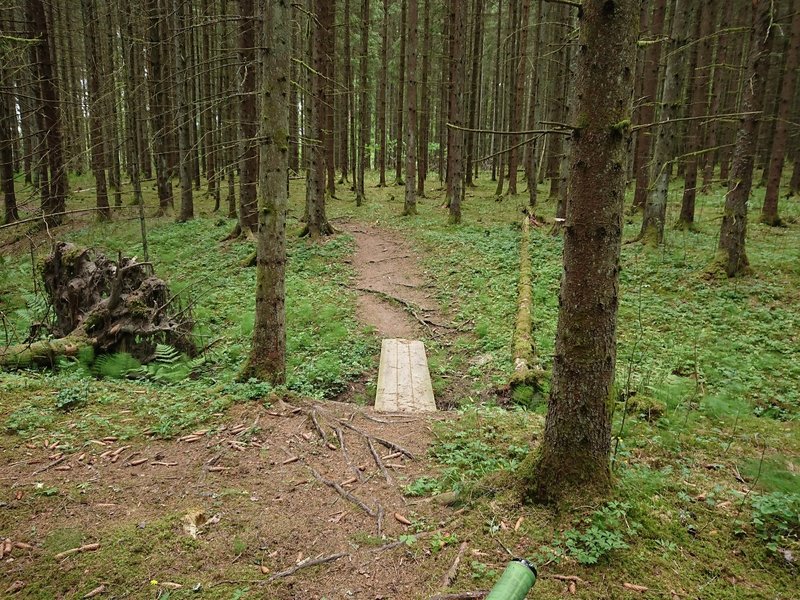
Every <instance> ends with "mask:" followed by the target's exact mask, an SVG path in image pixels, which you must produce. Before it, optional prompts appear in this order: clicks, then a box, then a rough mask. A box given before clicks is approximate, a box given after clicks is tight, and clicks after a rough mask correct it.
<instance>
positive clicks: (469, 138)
mask: <svg viewBox="0 0 800 600" xmlns="http://www.w3.org/2000/svg"><path fill="white" fill-rule="evenodd" d="M473 7H474V8H473V19H472V70H471V72H470V84H469V116H468V118H467V125H468V127H469V128H470V129H475V128H476V125H477V123H476V115H477V111H478V76H479V74H480V68H481V55H480V45H481V35H482V34H481V32H482V31H483V0H475V2H474V4H473ZM464 137H465V139H466V142H465V143H466V158H465V161H464V169H465V171H466V180H465V185H467V186H468V187H473V186H474V185H475V184H474V183H473V182H472V163H473V162H474V160H475V138H476V134H475V133H474V132H472V131H467V132H465V136H464Z"/></svg>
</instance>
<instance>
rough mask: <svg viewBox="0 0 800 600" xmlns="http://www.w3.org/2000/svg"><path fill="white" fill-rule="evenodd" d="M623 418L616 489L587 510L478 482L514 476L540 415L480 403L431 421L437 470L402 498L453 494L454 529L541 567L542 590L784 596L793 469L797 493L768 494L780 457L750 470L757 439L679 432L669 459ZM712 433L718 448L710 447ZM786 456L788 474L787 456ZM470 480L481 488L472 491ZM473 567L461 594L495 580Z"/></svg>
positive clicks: (651, 433) (798, 529)
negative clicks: (539, 502)
mask: <svg viewBox="0 0 800 600" xmlns="http://www.w3.org/2000/svg"><path fill="white" fill-rule="evenodd" d="M667 412H669V409H667ZM629 418H630V419H632V420H633V421H634V422H635V425H634V427H632V428H631V430H629V433H628V434H626V437H625V440H624V441H625V442H627V443H628V444H629V445H625V444H623V447H624V448H627V449H626V450H624V451H620V452H619V453H618V454H617V456H616V461H615V463H614V476H615V487H614V490H613V493H612V495H611V497H609V498H606V499H604V500H599V501H597V502H595V503H592V504H590V505H586V506H574V507H571V508H570V509H569V510H562V511H561V512H558V513H553V512H550V511H549V510H547V509H544V508H537V507H524V506H521V505H520V503H519V497H518V496H517V492H516V491H515V490H513V489H509V488H505V487H502V486H501V487H499V488H498V487H496V486H495V487H494V490H493V491H491V488H492V486H489V487H487V486H480V482H481V481H490V480H494V481H504V480H507V478H508V477H509V476H510V477H513V474H514V469H515V467H516V465H517V464H518V463H519V460H520V459H521V458H522V457H524V455H525V453H526V451H527V447H528V444H530V441H531V432H533V431H538V430H539V429H540V427H541V419H540V417H537V416H535V415H532V414H531V413H529V412H527V411H522V410H516V411H504V410H500V409H497V408H487V407H476V408H471V409H469V410H467V411H465V412H464V413H463V414H461V416H460V418H459V420H458V421H455V422H448V423H447V424H438V425H436V426H435V427H434V434H435V437H436V440H435V442H434V444H433V446H432V447H431V449H430V451H429V456H430V459H431V461H432V463H433V464H434V465H435V468H434V470H433V471H432V472H431V474H430V475H428V476H425V477H421V478H418V479H416V480H414V481H412V482H410V483H409V484H408V485H407V486H406V488H405V493H406V495H407V496H409V497H417V496H423V497H424V496H433V497H434V500H436V498H437V495H439V494H442V493H443V492H448V491H454V492H456V493H457V494H458V498H460V500H461V503H462V509H464V508H465V509H466V515H467V516H466V517H465V518H466V520H467V523H466V524H465V525H464V527H463V528H462V529H464V530H467V531H470V532H471V538H470V540H471V541H470V545H471V547H473V548H487V547H488V548H491V547H497V546H498V545H502V547H504V548H512V549H514V550H515V553H517V554H520V555H523V556H526V557H528V558H529V559H531V560H533V561H534V562H535V563H537V564H539V565H540V566H541V572H542V574H544V576H545V578H543V580H542V583H543V585H539V584H537V586H539V587H538V588H537V589H539V593H541V594H542V597H547V598H549V597H557V596H558V594H559V593H561V592H560V591H559V590H557V589H551V587H550V586H549V585H548V584H547V583H545V582H546V581H547V579H546V577H547V573H550V572H553V571H555V572H559V573H564V572H569V573H571V574H576V575H578V576H580V577H582V578H584V579H585V580H589V581H592V582H594V583H593V584H592V589H591V596H589V597H621V595H622V593H623V591H622V590H621V589H620V587H619V586H621V583H622V582H623V581H625V582H631V583H635V584H637V585H645V586H647V587H649V588H650V589H653V588H655V587H663V588H664V589H667V590H669V589H674V590H683V591H682V592H679V593H688V594H690V595H697V594H699V595H700V596H701V597H704V598H731V597H736V598H739V597H741V598H761V597H790V596H791V590H793V589H795V586H796V582H797V570H796V563H794V560H796V559H795V557H796V556H797V553H798V552H800V512H799V511H798V508H799V507H800V504H799V503H800V493H798V486H797V481H796V476H795V481H794V487H793V491H774V490H772V489H771V484H770V483H768V481H767V479H768V477H767V476H766V475H767V473H768V472H769V471H770V469H772V468H774V467H777V466H778V465H777V464H775V463H777V462H780V460H781V459H779V458H777V457H773V458H770V459H768V460H764V461H762V464H760V465H758V468H759V469H760V474H758V473H751V471H750V470H749V468H747V466H746V465H747V464H748V462H747V461H748V459H747V458H746V457H747V456H748V455H749V448H748V447H747V443H748V441H749V440H750V439H752V437H753V436H748V437H747V438H746V439H742V440H737V441H735V442H734V443H733V444H732V445H731V446H730V447H728V448H727V449H726V446H727V443H726V442H725V439H724V437H723V436H721V437H720V438H719V439H717V438H716V437H715V436H714V434H713V433H711V432H707V431H703V432H702V435H703V436H704V437H705V438H707V439H705V440H697V441H695V440H694V439H693V438H694V437H699V436H700V432H698V431H695V432H694V433H693V434H692V435H691V436H687V438H686V439H685V440H684V449H683V451H682V453H681V454H676V455H672V454H670V453H669V452H665V451H663V450H662V449H660V448H659V446H658V441H656V442H655V443H653V444H649V445H648V444H644V443H643V441H642V440H644V439H645V438H650V439H655V440H657V437H658V435H659V428H658V425H656V424H654V423H652V422H650V421H648V420H646V419H644V418H641V417H639V416H630V417H629ZM619 424H620V418H619V415H617V418H616V423H615V425H616V426H617V427H618V426H619ZM633 430H635V431H636V433H635V434H634V433H631V431H633ZM756 435H757V434H756ZM631 438H633V439H631ZM712 440H713V446H714V448H713V449H711V448H708V447H706V446H707V445H708V444H710V443H711V442H712ZM534 443H535V441H534ZM715 460H716V462H714V461H715ZM783 460H784V462H782V464H781V466H782V467H783V470H784V471H785V470H786V469H787V468H788V466H789V465H790V462H789V461H790V459H789V458H788V457H784V459H783ZM768 463H773V464H772V466H770V464H768ZM502 473H505V475H503V477H502V478H499V479H498V478H497V477H496V476H497V475H499V474H502ZM737 477H739V478H743V479H741V480H737ZM743 482H744V483H745V485H742V483H743ZM783 483H785V482H783ZM476 485H478V486H480V487H481V488H482V489H483V490H484V492H483V493H482V494H480V495H474V494H470V490H471V489H475V488H476ZM487 490H490V491H489V493H488V495H487ZM439 497H441V498H444V497H445V496H439ZM447 502H452V500H447ZM476 562H477V563H478V564H474V565H472V566H471V568H472V571H473V572H472V579H473V583H472V584H470V583H466V584H465V585H461V586H456V587H457V589H473V588H474V587H475V583H474V582H475V581H478V582H484V583H487V584H491V582H493V581H494V580H495V578H496V576H497V574H498V572H499V570H501V569H502V564H497V563H493V562H491V561H489V562H488V563H487V562H481V561H476ZM599 580H602V582H600V581H599ZM597 586H599V588H598V587H597ZM787 594H789V595H787Z"/></svg>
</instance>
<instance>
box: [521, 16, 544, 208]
mask: <svg viewBox="0 0 800 600" xmlns="http://www.w3.org/2000/svg"><path fill="white" fill-rule="evenodd" d="M534 22H535V29H534V30H533V32H532V33H533V35H532V40H533V43H532V49H531V59H532V60H533V64H534V68H535V69H536V70H535V72H534V73H533V76H532V77H531V93H530V99H529V102H530V104H529V105H528V129H535V128H536V104H537V101H538V91H539V83H540V80H541V78H540V77H539V68H538V65H539V62H538V58H539V47H540V40H541V28H542V3H541V2H537V3H536V13H535V15H534ZM536 148H537V143H536V141H535V140H534V141H533V142H532V143H531V144H529V145H528V148H527V152H526V154H525V178H526V179H527V181H528V204H529V206H530V211H531V213H533V211H534V209H535V208H536V200H537V191H538V190H537V187H538V186H537V181H536V179H537V173H536V158H537V156H536Z"/></svg>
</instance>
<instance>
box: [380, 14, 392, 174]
mask: <svg viewBox="0 0 800 600" xmlns="http://www.w3.org/2000/svg"><path fill="white" fill-rule="evenodd" d="M388 79H389V1H388V0H383V21H382V23H381V76H380V78H379V79H378V108H377V117H378V138H379V139H380V150H379V152H378V177H379V179H378V187H386V157H387V155H388V151H387V147H386V144H387V139H388V137H387V134H386V84H387V81H388Z"/></svg>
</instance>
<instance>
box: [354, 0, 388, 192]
mask: <svg viewBox="0 0 800 600" xmlns="http://www.w3.org/2000/svg"><path fill="white" fill-rule="evenodd" d="M359 54H360V57H359V65H358V70H359V88H360V90H359V91H360V94H359V96H360V98H359V101H358V112H359V124H360V130H359V139H358V161H357V163H358V176H357V182H356V206H361V205H362V204H363V203H364V200H365V193H364V174H365V172H366V170H367V144H368V142H369V106H368V105H367V98H368V97H369V90H368V89H367V79H368V78H367V74H368V73H367V69H368V65H369V56H368V54H369V0H362V3H361V50H360V52H359ZM384 135H385V125H384ZM384 185H385V183H384Z"/></svg>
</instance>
